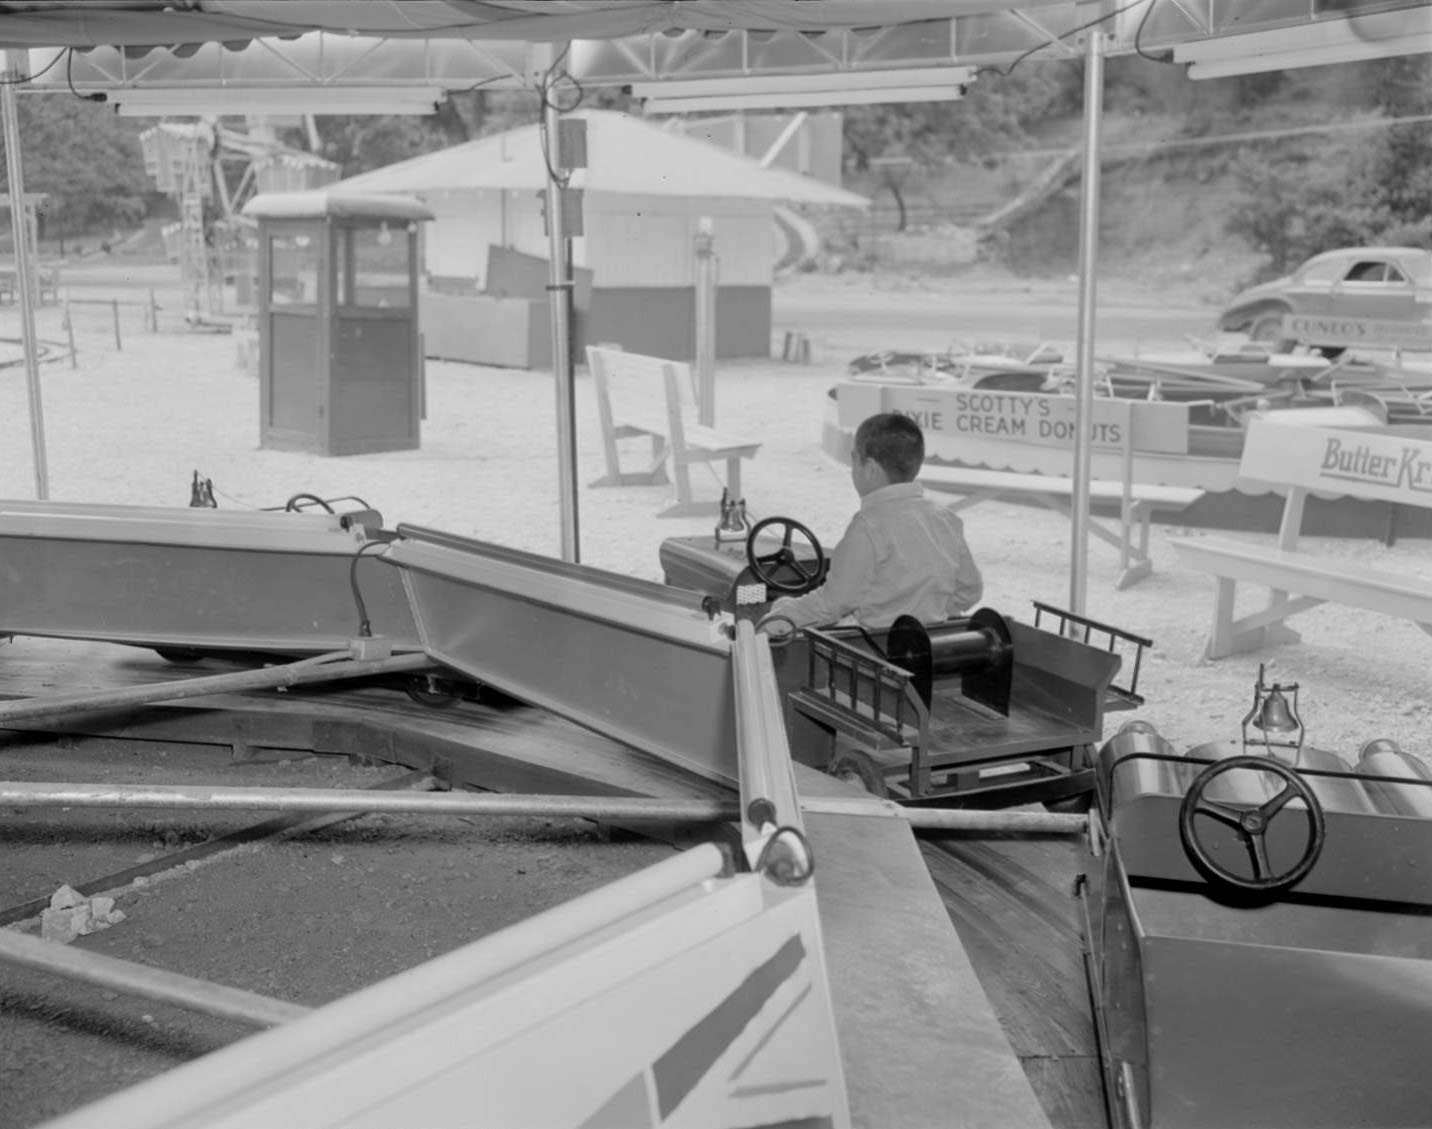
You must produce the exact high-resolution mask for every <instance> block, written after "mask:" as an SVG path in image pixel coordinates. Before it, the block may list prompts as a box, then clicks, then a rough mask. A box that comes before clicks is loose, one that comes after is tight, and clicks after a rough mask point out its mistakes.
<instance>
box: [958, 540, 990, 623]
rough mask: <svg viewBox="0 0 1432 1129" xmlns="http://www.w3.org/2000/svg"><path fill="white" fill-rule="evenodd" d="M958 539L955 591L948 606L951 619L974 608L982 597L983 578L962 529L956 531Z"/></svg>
mask: <svg viewBox="0 0 1432 1129" xmlns="http://www.w3.org/2000/svg"><path fill="white" fill-rule="evenodd" d="M958 538H959V542H958V548H957V549H956V557H955V591H954V593H953V594H952V595H951V596H950V604H949V617H950V618H951V619H953V618H954V617H955V616H957V615H960V614H962V613H963V612H966V611H968V610H969V609H970V608H972V607H974V606H975V605H976V604H977V603H979V601H980V597H981V596H983V595H984V577H983V576H981V575H980V568H979V565H977V564H975V558H974V555H973V554H972V553H971V552H970V546H969V543H968V542H967V541H966V540H965V534H964V530H963V529H960V530H959V531H958Z"/></svg>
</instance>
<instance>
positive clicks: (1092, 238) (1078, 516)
mask: <svg viewBox="0 0 1432 1129" xmlns="http://www.w3.org/2000/svg"><path fill="white" fill-rule="evenodd" d="M1103 113H1104V53H1103V36H1102V35H1101V34H1100V33H1099V32H1097V31H1090V32H1089V38H1088V40H1087V41H1086V42H1085V51H1084V178H1083V186H1082V190H1081V195H1080V212H1079V330H1078V366H1077V370H1076V371H1077V390H1078V391H1077V398H1076V402H1075V413H1074V415H1075V419H1074V475H1073V478H1074V485H1073V490H1074V494H1073V497H1072V498H1071V499H1070V503H1071V504H1070V507H1069V513H1070V529H1069V558H1070V559H1069V610H1070V611H1072V612H1074V613H1075V614H1076V615H1083V614H1084V596H1085V593H1086V591H1087V589H1088V575H1087V573H1088V564H1089V480H1090V471H1091V466H1092V462H1091V460H1092V455H1093V443H1092V441H1091V435H1090V425H1091V424H1092V423H1093V417H1094V295H1095V289H1096V279H1095V272H1096V265H1097V258H1098V251H1099V134H1100V126H1101V125H1102V119H1103Z"/></svg>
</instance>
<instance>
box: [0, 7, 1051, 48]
mask: <svg viewBox="0 0 1432 1129" xmlns="http://www.w3.org/2000/svg"><path fill="white" fill-rule="evenodd" d="M1050 6H1065V7H1067V6H1068V5H1067V3H1065V2H1064V0H679V2H673V0H184V2H176V0H48V2H46V0H12V2H8V3H4V4H0V12H3V28H0V45H3V46H26V47H62V46H89V45H113V46H122V45H146V46H147V45H154V44H175V43H201V42H210V41H216V40H217V41H225V40H227V41H241V40H245V39H252V38H255V37H259V36H282V35H293V34H296V33H299V32H304V31H310V30H316V31H334V32H340V33H345V34H358V35H378V36H384V37H392V38H426V37H430V36H455V37H460V36H472V37H474V38H482V39H523V40H532V41H558V40H568V39H613V38H619V37H623V36H629V35H641V34H643V33H648V32H666V31H685V30H697V31H731V30H734V29H737V28H759V29H770V30H773V31H775V30H805V31H825V30H830V29H832V28H845V27H857V28H858V27H867V28H875V27H893V26H898V25H901V24H908V23H913V22H917V21H921V20H932V19H948V18H950V17H952V16H956V15H962V14H970V13H984V12H997V11H1008V10H1010V9H1018V8H1023V9H1033V8H1041V7H1050Z"/></svg>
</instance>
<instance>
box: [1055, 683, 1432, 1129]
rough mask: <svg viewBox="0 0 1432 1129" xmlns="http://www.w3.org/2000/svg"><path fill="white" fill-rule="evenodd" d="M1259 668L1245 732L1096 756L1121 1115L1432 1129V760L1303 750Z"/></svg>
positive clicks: (1097, 853) (1097, 856)
mask: <svg viewBox="0 0 1432 1129" xmlns="http://www.w3.org/2000/svg"><path fill="white" fill-rule="evenodd" d="M1297 694H1298V686H1297V685H1296V684H1288V685H1276V684H1275V685H1271V686H1270V685H1267V684H1265V682H1264V672H1263V669H1262V668H1261V667H1260V668H1259V671H1258V681H1257V683H1256V685H1255V688H1254V698H1253V707H1252V709H1250V710H1249V712H1248V714H1247V715H1246V716H1245V717H1244V718H1243V724H1242V739H1241V740H1225V741H1210V742H1206V743H1204V744H1202V745H1199V746H1196V747H1194V748H1192V749H1190V750H1189V751H1188V752H1187V753H1186V754H1183V755H1180V754H1178V753H1176V752H1175V750H1174V748H1173V747H1172V745H1170V744H1169V742H1167V741H1166V740H1165V739H1164V738H1162V737H1161V736H1159V734H1158V733H1157V731H1156V730H1155V729H1154V728H1153V727H1152V726H1150V725H1148V724H1147V723H1143V722H1129V723H1128V724H1126V725H1125V726H1124V728H1123V729H1121V730H1120V732H1119V733H1118V734H1117V735H1116V736H1114V737H1113V738H1112V739H1110V740H1109V741H1108V742H1107V743H1106V744H1105V745H1104V746H1103V748H1102V749H1101V750H1100V751H1099V756H1098V769H1097V779H1098V787H1097V804H1096V807H1095V811H1094V814H1093V816H1092V817H1091V831H1090V838H1089V842H1088V851H1089V854H1088V859H1087V862H1088V873H1087V874H1086V875H1083V876H1081V878H1080V881H1079V883H1078V886H1077V890H1078V893H1079V897H1080V902H1081V905H1082V908H1083V913H1084V930H1085V937H1086V941H1087V948H1086V968H1087V971H1088V975H1089V978H1090V986H1091V997H1092V998H1093V1000H1094V1009H1095V1028H1096V1031H1097V1034H1098V1038H1099V1045H1100V1057H1101V1059H1102V1065H1103V1068H1104V1077H1105V1092H1106V1097H1107V1099H1108V1105H1109V1117H1110V1123H1111V1124H1112V1125H1114V1126H1116V1127H1117V1129H1133V1127H1135V1126H1159V1127H1160V1129H1165V1127H1178V1129H1193V1127H1210V1129H1212V1127H1215V1126H1216V1127H1226V1126H1230V1125H1238V1126H1244V1127H1249V1129H1252V1127H1257V1126H1293V1125H1296V1126H1300V1127H1317V1126H1348V1125H1358V1126H1394V1125H1397V1126H1401V1125H1415V1124H1426V1122H1427V1111H1428V1109H1429V1108H1432V1081H1429V1080H1428V1075H1427V1072H1426V1070H1425V1068H1424V1067H1423V1064H1422V1059H1423V1058H1424V1057H1425V1055H1424V1054H1423V1053H1422V1051H1421V1049H1420V1048H1424V1047H1425V1046H1427V1043H1428V1039H1429V1038H1432V995H1429V993H1428V990H1427V986H1428V984H1429V983H1432V963H1429V962H1432V931H1429V930H1428V929H1427V920H1428V915H1429V914H1432V887H1429V885H1428V882H1427V877H1426V874H1425V869H1426V860H1427V858H1428V857H1429V852H1432V770H1429V769H1428V767H1427V765H1426V764H1424V763H1423V762H1422V761H1421V760H1419V759H1418V758H1416V757H1412V756H1409V755H1407V754H1406V753H1403V752H1402V751H1401V750H1400V749H1398V747H1397V746H1396V744H1395V743H1393V742H1391V741H1387V740H1373V741H1369V742H1366V743H1365V744H1364V745H1363V746H1362V749H1361V751H1360V753H1359V755H1358V756H1357V758H1356V764H1355V765H1354V764H1353V763H1352V762H1351V761H1350V760H1348V759H1345V758H1344V757H1342V756H1340V755H1338V754H1337V753H1335V752H1332V751H1330V750H1326V749H1318V748H1315V747H1313V746H1311V745H1308V744H1306V743H1305V742H1304V730H1303V725H1302V721H1301V719H1300V717H1299V715H1298V709H1297Z"/></svg>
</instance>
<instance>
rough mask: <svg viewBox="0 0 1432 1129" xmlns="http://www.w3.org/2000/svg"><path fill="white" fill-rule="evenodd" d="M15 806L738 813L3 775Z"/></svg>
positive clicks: (592, 815)
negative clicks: (21, 778) (87, 781)
mask: <svg viewBox="0 0 1432 1129" xmlns="http://www.w3.org/2000/svg"><path fill="white" fill-rule="evenodd" d="M0 805H3V806H6V807H16V808H56V807H67V808H163V809H166V810H170V811H175V810H183V811H285V812H384V813H386V814H390V815H391V814H397V813H401V814H406V815H528V816H569V817H571V818H573V819H601V820H612V821H621V822H628V821H631V822H638V821H643V820H659V821H661V822H678V823H707V822H711V821H722V822H725V821H729V820H734V819H737V818H739V811H738V807H739V805H738V804H737V803H736V802H735V801H734V800H721V799H716V798H711V799H665V798H655V799H653V798H651V797H647V796H538V795H525V794H524V795H509V794H504V793H499V792H374V791H372V790H371V789H368V788H242V787H230V788H225V787H209V786H207V785H201V784H68V783H58V784H55V783H44V782H37V781H8V780H7V781H0Z"/></svg>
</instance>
